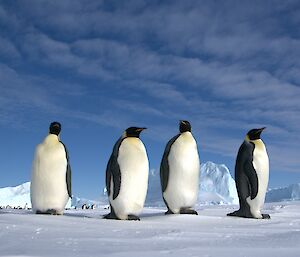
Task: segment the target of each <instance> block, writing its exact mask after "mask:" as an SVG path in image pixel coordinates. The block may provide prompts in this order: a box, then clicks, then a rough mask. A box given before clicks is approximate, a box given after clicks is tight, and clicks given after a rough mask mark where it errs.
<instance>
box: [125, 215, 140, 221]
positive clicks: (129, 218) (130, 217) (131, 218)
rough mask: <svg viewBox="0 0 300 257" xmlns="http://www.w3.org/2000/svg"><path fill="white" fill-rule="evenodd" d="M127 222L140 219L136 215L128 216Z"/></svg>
mask: <svg viewBox="0 0 300 257" xmlns="http://www.w3.org/2000/svg"><path fill="white" fill-rule="evenodd" d="M127 220H140V218H139V217H138V216H136V215H128V218H127Z"/></svg>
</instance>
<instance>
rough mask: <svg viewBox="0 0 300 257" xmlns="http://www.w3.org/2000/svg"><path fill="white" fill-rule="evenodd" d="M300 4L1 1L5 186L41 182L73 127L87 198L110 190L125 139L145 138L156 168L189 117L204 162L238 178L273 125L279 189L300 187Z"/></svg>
mask: <svg viewBox="0 0 300 257" xmlns="http://www.w3.org/2000/svg"><path fill="white" fill-rule="evenodd" d="M299 24H300V3H299V1H196V0H195V1H189V0H185V1H100V0H95V1H76V0H64V1H43V0H40V1H31V0H27V1H1V3H0V78H1V79H0V129H1V136H0V138H1V144H0V156H1V159H0V160H1V161H0V174H1V175H0V187H4V186H12V185H17V184H20V183H22V182H25V181H28V180H30V174H31V162H32V158H33V153H34V148H35V146H36V144H38V143H39V142H41V141H42V140H43V138H44V137H45V136H46V134H47V132H48V126H49V124H50V122H51V121H54V120H57V121H60V122H61V123H62V126H63V128H62V135H61V138H62V140H63V142H64V143H65V144H66V145H67V147H68V149H69V152H70V159H71V165H72V169H73V192H74V194H75V195H79V196H84V197H88V198H97V197H98V195H99V194H101V191H102V188H103V182H104V174H105V167H106V163H107V160H108V158H109V156H110V153H111V150H112V147H113V144H114V143H115V141H116V140H117V139H118V137H119V136H120V135H121V134H122V132H123V130H124V129H126V128H127V127H129V126H133V125H135V126H142V127H144V126H145V127H148V130H147V131H145V132H143V133H142V136H141V138H142V140H143V141H144V143H145V145H146V148H147V151H148V155H149V160H150V167H151V168H152V169H158V168H159V164H160V160H161V156H162V153H163V150H164V147H165V144H166V142H167V141H168V140H169V139H170V138H171V137H172V136H174V135H175V134H177V131H178V120H179V119H186V120H189V121H190V122H191V124H192V127H193V133H194V136H195V138H196V139H197V141H198V146H199V153H200V158H201V161H202V162H205V161H209V160H210V161H214V162H216V163H224V164H226V165H227V166H228V167H229V168H230V170H231V173H232V174H233V168H234V163H235V157H236V153H237V150H238V148H239V146H240V144H241V143H242V141H243V139H244V136H245V133H246V132H247V131H248V130H250V129H252V128H255V127H262V126H266V127H267V129H266V130H265V132H264V133H263V135H262V137H263V139H264V141H265V143H266V146H267V149H268V152H269V157H270V184H269V185H270V187H278V186H285V185H288V184H291V183H296V182H300V169H299V157H300V155H299V154H300V151H299V140H300V134H299V131H300V115H299V113H300V101H299V99H300V72H299V71H300V30H299Z"/></svg>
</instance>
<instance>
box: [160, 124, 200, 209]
mask: <svg viewBox="0 0 300 257" xmlns="http://www.w3.org/2000/svg"><path fill="white" fill-rule="evenodd" d="M179 131H180V133H179V134H178V135H176V136H174V137H173V138H172V139H171V140H170V141H169V142H168V143H167V145H166V148H165V151H164V154H163V157H162V161H161V165H160V181H161V188H162V196H163V199H164V202H165V204H166V206H167V208H168V211H167V212H166V213H165V214H196V215H197V214H198V213H197V212H196V211H195V210H194V209H193V207H194V205H195V203H196V201H197V196H198V191H199V173H200V159H199V154H198V148H197V143H196V140H195V139H194V137H193V135H192V133H191V124H190V123H189V122H188V121H186V120H181V121H180V123H179Z"/></svg>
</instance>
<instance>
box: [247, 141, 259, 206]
mask: <svg viewBox="0 0 300 257" xmlns="http://www.w3.org/2000/svg"><path fill="white" fill-rule="evenodd" d="M247 147H248V151H250V152H251V155H249V156H251V158H247V159H246V160H245V162H244V171H245V174H246V176H247V178H248V181H249V184H250V196H251V200H252V199H254V198H255V197H256V195H257V193H258V178H257V173H256V171H255V169H254V167H253V151H254V147H255V146H254V144H253V143H248V144H247Z"/></svg>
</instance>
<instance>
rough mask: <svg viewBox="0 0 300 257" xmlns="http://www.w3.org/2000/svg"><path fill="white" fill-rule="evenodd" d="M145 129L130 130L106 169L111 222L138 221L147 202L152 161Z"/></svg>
mask: <svg viewBox="0 0 300 257" xmlns="http://www.w3.org/2000/svg"><path fill="white" fill-rule="evenodd" d="M144 129H145V128H138V127H130V128H128V129H126V131H125V132H124V134H123V135H122V137H121V138H120V139H119V140H118V141H117V142H116V144H115V145H114V148H113V152H112V154H111V156H110V159H109V161H108V164H107V168H106V188H107V193H108V197H109V202H110V209H111V212H110V213H109V214H108V215H106V216H105V218H108V219H122V220H138V219H139V217H138V215H139V214H140V212H141V211H142V209H143V207H144V203H145V199H146V194H147V188H148V174H149V162H148V157H147V152H146V149H145V146H144V144H143V142H142V141H141V140H140V138H139V135H140V133H141V132H142V131H143V130H144Z"/></svg>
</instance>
